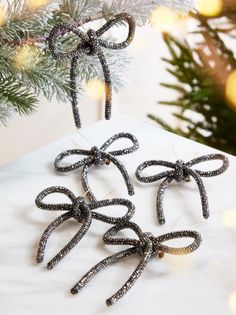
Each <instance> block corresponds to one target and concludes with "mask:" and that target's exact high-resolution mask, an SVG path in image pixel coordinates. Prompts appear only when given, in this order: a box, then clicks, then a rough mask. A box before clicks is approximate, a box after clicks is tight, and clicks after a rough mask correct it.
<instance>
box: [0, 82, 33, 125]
mask: <svg viewBox="0 0 236 315" xmlns="http://www.w3.org/2000/svg"><path fill="white" fill-rule="evenodd" d="M0 104H5V106H9V107H11V108H12V109H13V110H14V111H16V112H17V113H19V114H20V115H22V114H30V113H31V112H32V111H34V109H35V107H36V105H37V98H36V97H35V96H34V95H33V94H32V93H31V92H29V91H28V89H26V88H24V86H23V84H22V83H21V82H16V80H15V77H7V78H5V77H1V78H0ZM1 108H2V117H1V118H0V119H1V120H4V119H5V118H4V115H5V114H4V112H3V108H4V107H3V106H1Z"/></svg>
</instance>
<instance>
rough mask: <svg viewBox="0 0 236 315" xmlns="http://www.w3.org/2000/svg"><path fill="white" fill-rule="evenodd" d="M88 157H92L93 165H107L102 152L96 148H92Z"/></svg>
mask: <svg viewBox="0 0 236 315" xmlns="http://www.w3.org/2000/svg"><path fill="white" fill-rule="evenodd" d="M90 155H91V156H92V157H93V163H94V164H95V165H105V164H108V161H107V159H106V158H105V157H104V155H103V152H102V151H101V150H100V149H99V148H98V147H92V149H91V151H90Z"/></svg>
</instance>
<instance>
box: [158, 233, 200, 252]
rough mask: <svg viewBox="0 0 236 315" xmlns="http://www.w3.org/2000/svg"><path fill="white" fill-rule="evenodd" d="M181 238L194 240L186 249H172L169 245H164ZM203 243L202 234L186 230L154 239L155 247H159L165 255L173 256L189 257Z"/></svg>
mask: <svg viewBox="0 0 236 315" xmlns="http://www.w3.org/2000/svg"><path fill="white" fill-rule="evenodd" d="M179 238H192V239H193V242H192V243H191V244H190V245H187V246H184V247H171V246H167V245H163V242H166V241H170V240H176V239H179ZM201 242H202V238H201V235H200V233H198V232H196V231H190V230H184V231H177V232H170V233H167V234H163V235H161V236H158V237H155V238H154V244H155V245H154V246H157V247H158V249H159V250H160V251H162V252H164V253H167V254H171V255H187V254H190V253H191V252H193V251H195V250H196V249H198V247H199V246H200V244H201Z"/></svg>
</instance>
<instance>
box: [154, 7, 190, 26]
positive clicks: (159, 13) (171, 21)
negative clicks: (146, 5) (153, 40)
mask: <svg viewBox="0 0 236 315" xmlns="http://www.w3.org/2000/svg"><path fill="white" fill-rule="evenodd" d="M187 17H188V16H187V14H186V13H181V12H177V11H174V10H171V9H169V8H167V7H157V8H156V9H155V10H153V11H152V13H151V16H150V21H151V26H152V27H154V28H157V29H159V30H161V31H162V32H169V31H171V30H173V29H175V28H176V24H177V23H179V22H180V21H183V20H186V18H187Z"/></svg>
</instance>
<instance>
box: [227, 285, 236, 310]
mask: <svg viewBox="0 0 236 315" xmlns="http://www.w3.org/2000/svg"><path fill="white" fill-rule="evenodd" d="M228 303H229V308H230V310H231V311H232V312H233V313H234V314H236V291H234V292H233V293H231V294H230V296H229V300H228Z"/></svg>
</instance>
